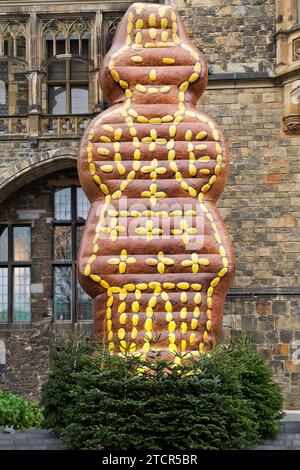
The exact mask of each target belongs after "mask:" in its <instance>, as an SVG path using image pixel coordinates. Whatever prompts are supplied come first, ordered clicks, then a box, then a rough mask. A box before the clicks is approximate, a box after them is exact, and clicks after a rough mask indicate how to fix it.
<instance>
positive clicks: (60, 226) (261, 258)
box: [0, 0, 300, 408]
mask: <svg viewBox="0 0 300 470" xmlns="http://www.w3.org/2000/svg"><path fill="white" fill-rule="evenodd" d="M172 1H173V0H172ZM162 3H163V2H162ZM166 3H168V2H166ZM174 3H175V4H177V6H178V8H179V11H180V13H181V15H182V17H183V20H184V22H185V24H186V26H187V29H188V30H189V32H190V35H191V37H192V38H193V40H194V41H195V43H196V44H197V46H198V47H199V49H200V50H201V51H203V53H204V54H205V56H206V59H207V61H208V64H209V70H210V76H209V85H208V88H207V90H206V92H205V94H204V96H203V97H202V99H201V100H200V102H199V107H201V108H202V109H203V110H204V111H206V112H207V113H208V114H209V115H211V116H212V117H215V118H216V119H217V120H218V122H219V123H220V124H221V125H222V127H223V129H224V132H225V134H226V136H227V137H228V141H229V145H230V149H231V172H230V177H229V180H228V183H227V186H226V188H225V191H224V193H223V194H222V197H221V199H220V201H219V202H218V206H219V208H220V209H221V211H222V215H223V217H224V219H225V222H226V224H227V227H228V228H229V230H230V232H231V235H232V240H233V243H234V247H235V252H236V258H237V266H236V278H235V283H234V286H233V287H232V289H231V291H230V293H229V296H228V299H227V304H226V311H225V317H224V336H225V337H236V336H239V335H240V334H241V333H242V332H243V331H244V332H248V333H249V334H251V335H252V336H253V337H254V338H255V341H256V344H257V348H258V350H259V351H260V353H261V354H263V355H264V356H265V357H266V358H267V360H268V361H269V363H270V366H271V367H272V369H273V371H274V374H275V378H276V380H277V381H278V382H279V383H280V384H281V385H282V388H283V390H284V394H285V397H286V407H287V408H299V407H300V300H299V299H300V286H299V281H298V278H299V268H300V225H299V224H300V210H299V207H300V206H299V203H300V173H299V164H300V151H299V145H300V100H299V95H300V91H299V90H300V52H299V51H300V2H298V1H297V0H174ZM128 5H129V2H126V1H123V2H114V1H111V2H107V1H97V0H94V1H80V2H79V1H76V0H75V1H68V0H65V1H60V2H58V1H57V2H56V1H53V2H48V1H46V0H39V1H33V0H10V1H9V0H7V1H6V2H1V4H0V202H1V207H0V339H1V340H2V343H1V347H2V350H3V348H4V347H5V352H3V353H2V356H3V357H5V358H6V359H5V360H6V367H5V372H4V374H3V375H2V378H1V379H0V380H1V381H0V386H1V387H2V388H4V389H9V390H12V391H15V392H19V393H21V394H23V395H24V396H27V397H30V396H37V394H38V391H39V388H40V386H41V383H42V381H43V380H44V378H45V376H46V374H47V370H48V365H49V352H50V349H51V346H52V345H53V342H54V339H55V338H56V337H57V336H60V335H62V334H67V333H68V332H69V331H71V330H73V329H76V330H79V331H80V332H81V334H82V335H83V337H85V338H87V339H88V338H91V339H92V338H93V332H92V323H91V307H90V301H89V299H88V298H87V297H86V296H85V294H84V293H83V292H82V291H81V290H80V288H79V286H78V285H77V280H76V246H77V243H78V239H79V237H80V230H81V227H82V224H83V223H84V218H85V215H86V210H87V208H88V206H87V201H86V200H85V197H84V195H83V193H82V192H81V190H80V188H79V182H78V177H77V173H76V151H77V146H78V142H79V139H80V137H81V135H82V132H83V130H84V128H85V127H86V125H87V123H88V122H89V120H90V119H91V118H92V117H93V116H94V115H95V114H97V113H98V112H99V111H100V110H101V109H103V108H104V107H105V103H103V100H102V95H101V91H100V90H99V87H98V71H99V67H100V65H101V59H102V57H103V55H104V54H105V52H106V51H107V49H108V48H109V45H110V42H111V39H112V37H113V35H114V32H115V30H116V27H117V24H118V21H119V19H120V18H121V17H122V14H123V13H124V11H125V10H126V9H127V7H128ZM60 286H62V287H60ZM2 369H3V367H2ZM2 369H1V370H2Z"/></svg>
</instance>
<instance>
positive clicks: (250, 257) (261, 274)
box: [199, 86, 300, 408]
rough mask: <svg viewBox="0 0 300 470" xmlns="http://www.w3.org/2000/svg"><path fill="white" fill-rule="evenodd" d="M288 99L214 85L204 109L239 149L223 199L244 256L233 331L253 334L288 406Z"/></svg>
mask: <svg viewBox="0 0 300 470" xmlns="http://www.w3.org/2000/svg"><path fill="white" fill-rule="evenodd" d="M282 99H283V97H282V89H281V88H280V87H274V86H273V87H270V88H269V87H267V88H265V87H261V88H259V87H253V88H240V89H234V88H231V89H220V90H208V91H206V93H205V95H204V96H203V98H202V99H201V101H200V103H199V107H201V108H202V109H204V110H205V111H206V112H207V113H208V114H210V115H211V116H213V117H214V118H216V119H217V120H218V122H219V123H220V124H221V125H222V127H223V129H224V131H225V133H226V135H227V137H228V141H229V145H230V150H231V171H230V176H229V179H228V182H227V186H226V188H225V191H224V193H223V194H222V196H221V199H220V201H219V203H218V206H219V208H220V209H221V212H222V214H223V217H224V220H225V222H226V225H227V227H228V228H229V231H230V233H231V236H232V240H233V244H234V249H235V253H236V258H237V264H236V278H235V282H234V286H233V290H232V292H233V293H232V295H231V296H229V298H228V301H227V307H226V314H227V315H226V317H225V320H224V326H225V328H226V330H227V331H225V336H230V335H235V336H236V335H238V334H239V333H240V332H241V331H247V332H249V333H250V334H251V335H252V336H253V337H254V338H255V340H256V343H257V345H258V350H259V351H260V352H261V353H262V354H263V355H264V356H265V357H266V358H267V359H268V360H269V361H270V365H271V367H272V368H273V371H274V373H275V376H276V379H277V380H278V381H279V382H280V383H281V384H282V385H283V389H284V392H285V396H286V400H287V402H286V405H287V406H288V407H290V408H297V407H299V404H300V402H299V397H300V364H298V363H297V357H298V356H297V349H299V346H300V341H299V340H300V301H299V299H300V297H299V281H298V279H299V265H300V239H299V234H300V229H299V216H300V212H299V202H300V178H299V176H300V175H299V167H300V166H299V164H300V154H299V143H300V137H288V136H287V135H286V134H284V133H283V132H282V130H281V108H282ZM277 292H278V293H280V295H276V294H277ZM296 292H297V294H296ZM297 341H298V342H299V343H297ZM295 356H296V359H295Z"/></svg>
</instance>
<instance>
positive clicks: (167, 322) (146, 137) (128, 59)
mask: <svg viewBox="0 0 300 470" xmlns="http://www.w3.org/2000/svg"><path fill="white" fill-rule="evenodd" d="M206 83H207V67H206V63H205V60H204V58H203V56H202V55H201V54H200V53H199V51H198V50H197V49H196V48H195V47H194V46H193V45H192V44H191V42H190V39H189V37H188V35H187V33H186V31H185V30H184V27H183V25H182V22H181V20H180V17H179V15H178V13H177V11H176V9H174V8H173V7H170V6H161V5H155V4H141V3H135V4H133V5H132V6H131V7H130V8H129V9H128V11H127V13H126V14H125V16H124V18H123V19H122V21H121V23H120V26H119V28H118V31H117V33H116V36H115V39H114V42H113V45H112V47H111V49H110V51H109V52H108V54H107V56H106V57H105V60H104V63H103V67H102V72H101V86H102V90H103V93H104V95H105V97H106V99H107V100H108V102H109V103H110V104H111V107H110V108H109V109H107V110H106V111H104V112H103V113H101V114H100V115H99V116H97V117H96V118H95V119H94V120H93V121H92V122H91V124H90V125H89V127H88V129H87V130H86V132H85V135H84V137H83V139H82V141H81V145H80V149H79V158H78V169H79V176H80V181H81V185H82V187H83V189H84V191H85V192H86V194H87V196H88V198H89V200H90V201H91V209H90V212H89V215H88V219H87V222H86V227H85V230H84V234H83V238H82V240H81V246H80V252H79V263H78V264H79V277H80V282H81V285H82V286H83V288H84V289H85V290H86V291H87V292H88V293H89V294H90V295H91V296H92V297H94V298H95V301H94V315H95V326H96V334H97V335H98V336H99V337H101V338H103V339H104V341H105V343H106V344H107V345H108V347H109V349H110V351H113V352H114V353H124V352H125V351H126V352H128V353H141V354H143V355H145V356H146V355H147V353H149V350H151V349H152V348H155V349H157V350H159V351H160V353H161V354H162V355H163V356H165V357H169V358H170V357H173V358H174V360H175V363H178V364H179V363H180V362H181V358H182V356H185V357H186V356H187V357H188V356H189V355H190V354H192V353H199V352H200V353H201V352H203V351H205V349H208V348H209V347H211V345H212V343H213V342H214V341H215V340H217V339H218V337H219V335H220V331H221V325H222V316H223V306H224V300H225V296H226V293H227V290H228V288H229V286H230V283H231V281H232V278H233V270H234V260H233V253H232V248H231V243H230V239H229V236H228V233H227V231H226V228H225V226H224V223H223V222H222V220H221V217H220V215H219V212H218V210H217V209H216V207H215V202H216V200H217V199H218V197H219V196H220V194H221V192H222V190H223V187H224V184H225V181H226V176H227V171H228V153H227V149H226V145H225V142H224V137H223V134H222V132H221V130H220V129H219V128H218V126H217V124H216V123H215V122H214V120H213V119H211V118H210V117H209V116H207V115H206V114H204V113H203V112H200V111H199V110H198V109H197V108H196V107H195V105H196V102H197V100H198V98H199V97H200V96H201V94H202V92H203V91H204V89H205V86H206Z"/></svg>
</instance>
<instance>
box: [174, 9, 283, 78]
mask: <svg viewBox="0 0 300 470" xmlns="http://www.w3.org/2000/svg"><path fill="white" fill-rule="evenodd" d="M180 3H181V4H182V9H181V10H180V13H181V15H182V16H183V18H184V21H185V25H186V27H187V29H188V31H192V35H193V39H194V41H195V43H196V44H197V46H198V47H199V49H200V50H202V51H203V53H204V54H205V56H206V59H207V61H208V63H209V65H210V66H211V71H212V73H226V72H227V73H233V72H248V73H249V72H268V73H271V74H272V72H273V67H274V65H275V57H276V48H275V38H274V36H275V3H276V1H275V0H230V1H228V0H182V2H180Z"/></svg>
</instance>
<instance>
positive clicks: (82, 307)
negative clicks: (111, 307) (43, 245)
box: [53, 186, 92, 322]
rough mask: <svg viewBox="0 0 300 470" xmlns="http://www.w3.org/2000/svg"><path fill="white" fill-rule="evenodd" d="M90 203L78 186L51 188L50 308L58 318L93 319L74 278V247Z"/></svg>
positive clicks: (77, 244)
mask: <svg viewBox="0 0 300 470" xmlns="http://www.w3.org/2000/svg"><path fill="white" fill-rule="evenodd" d="M89 206H90V203H89V201H88V199H87V197H86V195H85V194H84V192H83V190H82V189H81V188H78V187H75V186H74V187H68V188H61V189H57V190H56V191H55V192H54V219H53V232H54V233H53V271H54V273H53V309H54V319H55V321H58V322H78V321H89V320H92V301H91V298H90V297H89V296H88V295H87V294H86V293H85V291H83V289H82V288H81V286H80V284H79V282H78V279H77V262H76V259H77V251H78V247H79V242H80V236H81V233H82V230H83V227H84V223H85V219H86V218H87V214H88V210H89Z"/></svg>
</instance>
